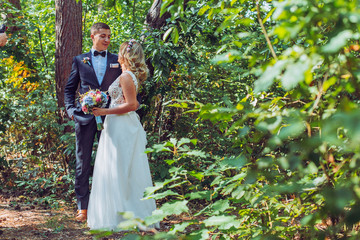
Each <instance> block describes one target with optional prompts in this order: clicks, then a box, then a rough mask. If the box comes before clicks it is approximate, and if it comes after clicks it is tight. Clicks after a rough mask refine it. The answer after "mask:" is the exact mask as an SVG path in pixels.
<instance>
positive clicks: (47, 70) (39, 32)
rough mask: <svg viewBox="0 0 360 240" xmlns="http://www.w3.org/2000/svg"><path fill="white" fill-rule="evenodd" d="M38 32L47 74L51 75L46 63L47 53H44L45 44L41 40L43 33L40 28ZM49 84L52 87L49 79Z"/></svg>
mask: <svg viewBox="0 0 360 240" xmlns="http://www.w3.org/2000/svg"><path fill="white" fill-rule="evenodd" d="M37 30H38V35H39V41H40V49H41V54H42V56H43V58H44V62H45V66H46V73H47V74H48V73H49V67H48V64H47V61H46V57H45V53H44V48H43V44H42V40H41V31H40V28H37ZM49 84H50V86H51V81H50V79H49Z"/></svg>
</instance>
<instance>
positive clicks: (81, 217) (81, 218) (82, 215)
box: [75, 209, 87, 222]
mask: <svg viewBox="0 0 360 240" xmlns="http://www.w3.org/2000/svg"><path fill="white" fill-rule="evenodd" d="M75 220H76V221H77V222H85V221H86V220H87V210H86V209H83V210H78V211H77V214H76V217H75Z"/></svg>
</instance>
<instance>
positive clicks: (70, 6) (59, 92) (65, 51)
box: [55, 0, 82, 120]
mask: <svg viewBox="0 0 360 240" xmlns="http://www.w3.org/2000/svg"><path fill="white" fill-rule="evenodd" d="M55 7H56V16H55V29H56V42H55V47H56V50H55V81H56V96H57V102H58V107H59V109H60V117H61V119H62V120H63V119H64V117H65V111H64V110H63V107H64V88H65V84H66V81H67V78H68V76H69V74H70V71H71V62H72V58H73V57H74V56H76V55H78V54H80V53H81V50H82V31H81V27H82V3H81V0H55Z"/></svg>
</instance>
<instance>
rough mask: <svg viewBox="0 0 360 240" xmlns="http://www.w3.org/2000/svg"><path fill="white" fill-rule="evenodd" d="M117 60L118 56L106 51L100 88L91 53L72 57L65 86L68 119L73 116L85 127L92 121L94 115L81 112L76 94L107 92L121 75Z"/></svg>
mask: <svg viewBox="0 0 360 240" xmlns="http://www.w3.org/2000/svg"><path fill="white" fill-rule="evenodd" d="M84 58H89V59H90V61H89V62H90V64H91V66H90V65H89V63H84V61H83V59H84ZM117 60H118V56H117V55H115V54H112V53H110V52H109V51H108V53H107V63H106V72H105V75H104V78H103V81H102V83H101V86H100V85H99V82H98V80H97V77H96V74H95V70H94V68H93V65H92V61H91V52H88V53H84V54H80V55H78V56H76V57H74V59H73V62H72V69H71V73H70V76H69V79H68V81H67V84H66V86H65V107H66V111H67V114H68V116H69V117H70V118H72V116H73V117H74V119H75V120H76V121H77V122H79V123H80V124H81V125H86V124H88V123H89V122H90V121H91V120H92V119H93V117H94V115H92V114H84V113H83V111H82V110H81V105H80V103H79V101H78V100H77V98H78V95H77V92H79V93H80V94H83V93H86V92H87V91H89V90H90V89H100V90H101V91H107V90H108V89H109V86H110V85H111V84H112V83H113V82H114V81H115V80H116V78H117V77H118V76H120V74H121V68H120V64H119V63H118V61H117ZM110 65H111V66H110Z"/></svg>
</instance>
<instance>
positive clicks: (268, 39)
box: [256, 1, 278, 61]
mask: <svg viewBox="0 0 360 240" xmlns="http://www.w3.org/2000/svg"><path fill="white" fill-rule="evenodd" d="M256 9H257V19H258V21H259V23H260V26H261V29H262V31H263V33H264V36H265V39H266V42H267V44H268V46H269V48H270V51H271V54H272V56H273V58H275V60H276V61H277V60H278V58H277V56H276V53H275V51H274V48H273V46H272V44H271V41H270V38H269V35H268V34H267V32H266V29H265V26H264V24H263V22H262V19H261V16H260V6H259V1H257V2H256Z"/></svg>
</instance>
